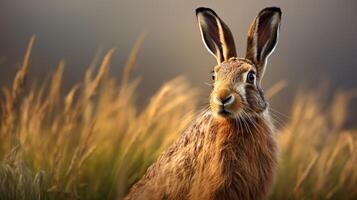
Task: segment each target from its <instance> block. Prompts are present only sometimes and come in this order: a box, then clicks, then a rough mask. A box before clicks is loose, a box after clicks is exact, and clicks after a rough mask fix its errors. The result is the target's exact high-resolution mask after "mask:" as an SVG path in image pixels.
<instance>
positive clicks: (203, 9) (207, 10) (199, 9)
mask: <svg viewBox="0 0 357 200" xmlns="http://www.w3.org/2000/svg"><path fill="white" fill-rule="evenodd" d="M205 12H206V13H207V12H210V13H212V14H214V15H217V14H216V13H215V12H214V11H213V10H212V9H211V8H206V7H199V8H196V15H198V14H199V13H205Z"/></svg>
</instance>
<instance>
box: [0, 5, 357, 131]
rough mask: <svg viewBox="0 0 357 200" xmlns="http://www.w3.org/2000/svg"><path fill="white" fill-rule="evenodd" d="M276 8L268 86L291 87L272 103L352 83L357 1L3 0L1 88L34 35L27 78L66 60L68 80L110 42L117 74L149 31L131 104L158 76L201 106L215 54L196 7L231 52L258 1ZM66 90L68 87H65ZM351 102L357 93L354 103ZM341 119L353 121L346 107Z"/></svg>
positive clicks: (283, 106) (282, 105) (284, 105)
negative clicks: (228, 41) (228, 39)
mask: <svg viewBox="0 0 357 200" xmlns="http://www.w3.org/2000/svg"><path fill="white" fill-rule="evenodd" d="M272 5H274V6H279V7H281V9H282V11H283V17H282V26H281V32H280V40H279V44H278V47H277V48H276V51H275V52H274V54H272V56H271V57H270V59H269V63H268V70H267V73H266V75H265V78H264V81H263V87H264V88H265V89H267V88H269V87H271V86H272V85H273V84H274V83H276V82H278V81H280V80H286V81H287V83H288V86H287V87H286V88H285V89H284V90H283V91H282V92H280V93H279V94H278V95H277V96H275V97H274V99H273V100H272V106H273V107H274V108H275V109H276V110H278V111H280V112H282V113H286V114H287V115H289V110H290V108H291V102H292V99H293V97H294V95H293V94H294V93H295V92H296V90H297V89H298V88H301V87H303V88H307V89H309V88H318V87H321V85H323V84H324V83H327V84H328V85H329V86H328V88H329V90H331V91H336V90H339V89H344V90H346V89H347V90H349V89H353V88H356V85H357V79H356V75H355V74H356V73H357V67H356V65H357V59H356V58H357V40H356V35H357V23H356V22H355V20H356V19H357V12H355V11H356V8H357V2H356V1H354V0H344V1H335V0H300V1H286V0H277V1H274V2H272V1H249V0H225V1H213V0H206V1H201V0H200V1H198V0H196V1H167V0H146V1H138V0H102V1H98V0H62V1H46V0H28V1H20V0H1V1H0V27H1V29H0V85H4V84H9V83H10V81H11V80H12V78H13V77H14V74H15V72H16V70H17V69H18V67H19V66H20V63H21V61H22V58H23V55H24V52H25V48H26V45H27V43H28V40H29V38H30V36H31V35H33V34H35V35H36V36H37V41H36V44H35V46H34V49H33V56H32V60H31V68H30V76H31V77H33V78H36V79H38V78H43V77H46V76H47V75H48V73H49V72H53V71H55V69H56V67H57V65H58V63H59V61H60V60H61V59H65V61H66V68H65V72H64V84H65V87H70V86H72V85H73V84H74V83H76V82H78V81H79V80H82V78H83V76H84V71H85V70H86V69H87V68H88V66H89V64H90V63H91V61H92V60H93V58H94V57H95V55H96V54H98V53H99V54H101V55H102V54H104V53H105V52H106V51H107V50H109V49H110V48H112V47H115V48H116V49H117V50H116V52H115V54H114V56H113V60H112V68H111V74H112V75H114V76H117V77H118V78H119V77H120V73H121V67H122V66H123V65H124V63H125V61H126V58H127V56H128V55H129V52H130V51H131V48H132V46H133V44H134V43H135V41H136V39H137V38H138V36H139V35H140V34H141V33H142V32H146V33H147V34H146V37H145V41H144V44H143V46H142V47H141V49H140V52H139V56H138V59H137V65H136V68H135V70H134V75H133V76H134V77H141V83H142V84H141V85H140V86H139V91H140V93H139V98H138V103H139V104H142V103H146V102H147V97H148V96H149V95H150V94H152V93H153V92H154V91H155V90H156V89H157V88H158V87H159V86H160V85H161V84H162V83H163V82H164V81H167V80H169V79H172V78H174V77H176V76H178V75H184V76H185V77H187V78H188V80H189V81H190V82H191V83H192V85H193V86H194V87H197V88H200V89H201V91H202V97H201V99H200V100H199V101H200V102H201V103H202V104H203V103H204V102H205V101H206V97H207V94H208V91H209V89H210V87H209V86H207V84H205V83H206V82H209V81H210V76H209V72H210V71H211V69H212V66H214V65H215V64H216V63H215V59H214V58H213V57H212V56H211V55H210V54H209V53H208V52H207V50H206V49H205V47H204V45H203V44H202V42H201V38H200V34H199V29H198V26H197V23H196V18H195V14H194V10H195V8H197V7H199V6H206V7H210V8H212V9H214V10H215V11H216V12H217V13H218V15H219V16H220V17H221V18H222V19H223V20H224V21H225V22H226V23H227V24H228V25H229V27H230V28H231V30H232V32H233V33H234V36H235V39H236V45H237V47H238V54H239V55H240V56H244V55H245V48H246V33H247V30H248V27H249V25H250V23H251V22H252V20H253V18H254V17H255V16H256V14H257V13H258V12H259V11H260V10H261V9H262V8H264V7H267V6H272ZM66 89H68V88H66ZM353 102H354V103H353V104H356V100H354V101H353ZM351 110H352V112H350V116H349V121H348V123H347V125H348V126H349V125H353V124H356V120H355V119H356V118H357V114H353V113H357V112H356V111H357V109H356V106H352V108H351Z"/></svg>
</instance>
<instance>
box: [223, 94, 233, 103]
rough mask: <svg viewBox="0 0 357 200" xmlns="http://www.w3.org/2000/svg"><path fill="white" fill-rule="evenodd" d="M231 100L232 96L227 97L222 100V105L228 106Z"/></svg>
mask: <svg viewBox="0 0 357 200" xmlns="http://www.w3.org/2000/svg"><path fill="white" fill-rule="evenodd" d="M232 100H233V95H229V96H228V97H226V98H225V99H222V104H228V103H229V102H231V101H232Z"/></svg>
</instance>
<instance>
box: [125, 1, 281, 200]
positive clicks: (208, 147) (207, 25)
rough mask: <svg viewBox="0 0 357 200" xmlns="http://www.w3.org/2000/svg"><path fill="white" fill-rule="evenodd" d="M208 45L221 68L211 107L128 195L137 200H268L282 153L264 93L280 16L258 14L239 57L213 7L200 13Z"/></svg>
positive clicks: (268, 10) (273, 12) (217, 69)
mask: <svg viewBox="0 0 357 200" xmlns="http://www.w3.org/2000/svg"><path fill="white" fill-rule="evenodd" d="M196 15H197V19H198V24H199V28H200V32H201V36H202V40H203V42H204V44H205V46H206V47H207V49H208V51H209V52H210V53H211V54H213V56H215V58H216V60H217V63H218V65H216V66H215V67H214V70H213V71H212V78H213V89H212V93H211V95H210V100H209V102H210V106H209V108H208V109H206V110H205V111H202V112H201V113H200V114H199V115H198V116H197V118H196V119H195V121H194V122H193V123H192V125H191V126H189V127H188V128H187V129H186V130H185V131H184V133H183V134H182V135H181V137H180V138H179V139H178V140H177V141H176V142H175V143H174V144H173V145H172V146H171V147H169V148H168V149H167V150H166V151H165V152H164V153H163V154H162V155H161V156H160V157H159V159H158V160H157V161H156V163H154V164H153V165H152V166H151V167H150V168H149V169H148V170H147V172H146V174H145V175H144V176H143V177H142V178H141V180H139V181H138V182H137V183H136V184H135V185H134V186H133V187H132V188H131V190H130V192H129V194H128V195H127V196H126V197H125V199H127V200H131V199H154V200H156V199H180V200H181V199H202V200H210V199H212V200H213V199H241V200H245V199H266V198H267V196H268V193H269V188H270V187H271V186H272V184H273V181H274V174H275V171H276V167H277V160H278V147H277V142H276V139H275V135H274V127H273V124H272V123H271V119H270V116H269V111H268V103H267V102H266V99H265V97H264V94H263V90H262V89H261V80H262V78H263V75H264V71H265V67H266V63H267V59H268V57H269V56H270V54H271V53H272V52H273V50H274V48H275V47H276V44H277V42H278V35H279V27H280V20H281V11H280V8H277V7H269V8H265V9H263V10H262V11H260V12H259V14H258V16H257V17H256V18H255V20H254V21H253V23H252V25H251V27H250V29H249V31H248V44H247V52H246V56H245V58H237V53H236V48H235V44H234V40H233V36H232V33H231V31H230V30H229V28H228V26H227V25H226V24H225V23H224V22H223V21H222V20H221V19H220V18H219V17H218V16H217V14H216V13H215V12H214V11H213V10H211V9H209V8H198V9H197V10H196Z"/></svg>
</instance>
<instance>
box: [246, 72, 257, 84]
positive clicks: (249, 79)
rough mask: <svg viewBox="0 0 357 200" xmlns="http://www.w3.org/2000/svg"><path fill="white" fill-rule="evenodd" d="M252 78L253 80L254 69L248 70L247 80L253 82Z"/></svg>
mask: <svg viewBox="0 0 357 200" xmlns="http://www.w3.org/2000/svg"><path fill="white" fill-rule="evenodd" d="M254 80H255V72H254V71H250V72H248V75H247V82H248V83H252V84H254Z"/></svg>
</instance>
